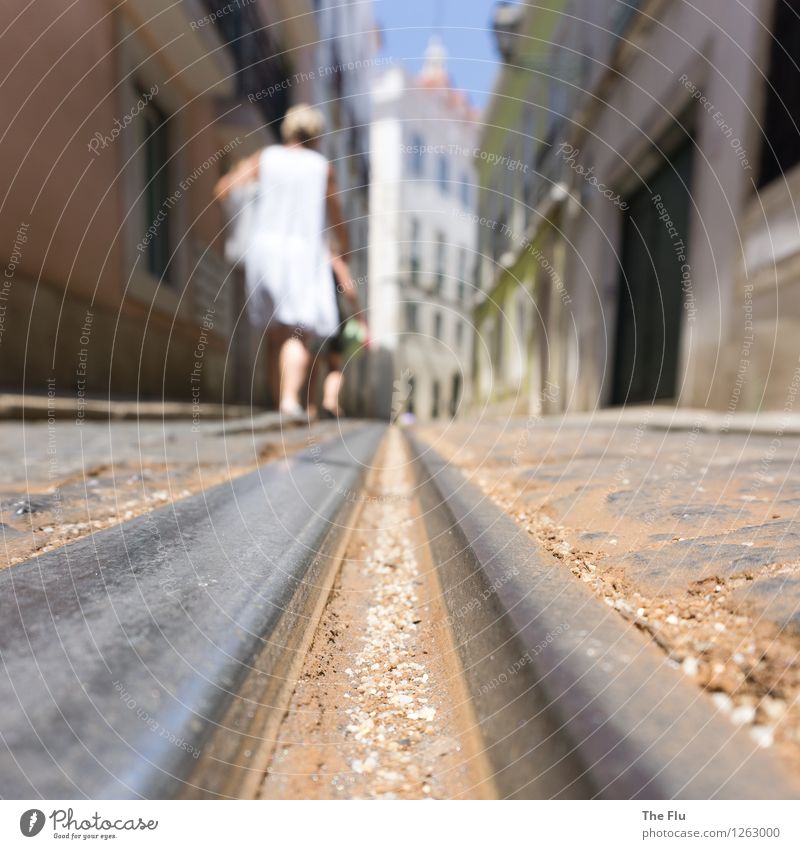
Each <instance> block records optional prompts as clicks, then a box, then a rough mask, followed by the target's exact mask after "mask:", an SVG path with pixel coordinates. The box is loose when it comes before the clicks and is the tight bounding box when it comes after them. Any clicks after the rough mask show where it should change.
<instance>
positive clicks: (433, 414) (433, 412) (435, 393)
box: [431, 380, 441, 419]
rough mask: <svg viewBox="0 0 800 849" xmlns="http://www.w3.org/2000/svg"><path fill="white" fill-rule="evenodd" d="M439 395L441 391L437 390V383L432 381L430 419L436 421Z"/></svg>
mask: <svg viewBox="0 0 800 849" xmlns="http://www.w3.org/2000/svg"><path fill="white" fill-rule="evenodd" d="M440 395H441V389H440V388H439V381H438V380H434V381H433V399H432V401H431V418H432V419H438V418H439V396H440Z"/></svg>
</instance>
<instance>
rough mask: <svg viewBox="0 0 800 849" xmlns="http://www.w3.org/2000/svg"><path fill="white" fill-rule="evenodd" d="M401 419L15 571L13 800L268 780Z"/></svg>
mask: <svg viewBox="0 0 800 849" xmlns="http://www.w3.org/2000/svg"><path fill="white" fill-rule="evenodd" d="M384 431H385V426H384V425H382V424H371V425H366V426H364V427H361V428H358V429H354V430H353V431H350V432H347V433H345V434H343V435H341V436H340V437H338V438H337V439H335V440H331V441H329V442H324V443H320V444H316V443H315V442H312V444H311V446H310V448H309V449H308V450H306V451H305V452H303V453H301V454H298V455H295V456H293V457H292V458H290V459H288V460H278V461H275V462H272V463H269V464H267V465H265V466H262V467H261V468H259V469H256V470H255V471H253V472H251V473H250V474H248V475H245V476H242V477H240V478H237V479H235V480H233V481H231V482H227V483H225V484H221V485H219V486H216V487H213V488H212V489H209V490H207V491H205V492H201V493H199V494H197V495H195V496H192V497H190V498H187V499H185V500H183V501H180V502H176V503H174V504H172V505H168V506H166V507H164V508H162V509H160V510H157V511H154V512H153V513H150V514H147V515H145V516H141V517H139V518H137V519H134V520H132V521H130V522H127V523H124V524H120V525H117V526H114V527H112V528H108V529H107V530H104V531H102V532H100V533H97V534H95V535H94V536H92V537H88V538H85V539H82V540H78V541H76V542H74V543H72V544H70V545H67V546H64V547H62V548H59V549H57V550H54V551H52V552H49V553H47V554H44V555H41V556H40V557H38V558H35V559H32V560H28V561H26V562H25V563H21V564H18V565H16V566H11V567H9V568H8V569H6V570H5V571H3V572H0V661H2V662H1V663H0V703H2V704H3V707H4V709H3V711H2V712H0V741H2V743H0V796H2V798H6V799H8V798H17V799H22V798H24V799H29V798H39V797H42V798H48V799H70V798H80V797H83V796H85V797H87V798H90V799H103V798H137V797H143V798H153V799H161V798H174V797H179V796H180V797H192V798H197V797H211V796H216V797H230V796H238V795H245V791H244V790H243V789H242V788H250V790H251V791H252V788H253V786H254V783H256V784H257V781H258V779H259V778H260V777H261V776H262V775H263V769H264V766H263V760H264V759H263V757H262V755H263V749H264V745H265V743H267V742H268V741H265V740H264V739H263V738H264V737H265V736H268V733H266V732H265V727H266V726H267V725H268V724H269V722H270V720H271V718H272V715H273V714H282V712H283V709H284V704H285V702H284V700H283V699H284V694H285V692H286V690H287V689H290V688H291V684H292V681H291V675H292V669H293V668H295V667H296V664H295V663H294V661H295V659H296V655H298V653H301V652H302V650H303V637H304V635H305V634H306V632H307V631H308V629H309V628H310V627H313V626H314V624H315V622H314V621H313V615H314V613H315V611H318V610H319V607H320V599H321V597H322V596H323V595H324V593H325V592H326V588H327V587H328V585H329V575H330V573H331V571H332V568H333V567H334V565H335V563H336V556H337V552H338V551H339V549H340V547H341V544H342V540H343V538H345V536H346V534H347V520H348V518H349V516H350V514H351V512H352V511H353V510H354V509H356V507H357V504H358V495H359V492H360V487H361V480H362V477H363V473H364V469H365V468H366V467H367V466H368V465H369V464H370V462H371V461H372V458H373V456H374V454H375V451H376V450H377V447H378V445H379V442H380V440H381V438H382V436H383V433H384ZM311 439H312V440H313V436H312V437H311Z"/></svg>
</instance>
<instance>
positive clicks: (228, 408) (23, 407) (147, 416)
mask: <svg viewBox="0 0 800 849" xmlns="http://www.w3.org/2000/svg"><path fill="white" fill-rule="evenodd" d="M259 412H260V411H259V409H258V408H253V407H252V406H247V405H244V404H206V403H203V404H202V405H200V406H199V407H197V406H195V405H194V404H192V403H191V402H190V401H168V400H161V401H145V400H141V401H140V400H123V399H115V398H90V399H86V400H82V401H81V402H80V403H79V402H78V399H77V398H72V397H64V396H54V397H47V396H46V395H27V394H26V395H16V394H10V393H0V421H4V420H9V419H10V420H16V419H25V420H26V421H42V420H44V419H47V418H49V417H50V416H55V417H56V418H72V419H81V420H86V421H162V420H163V421H173V420H175V419H191V418H192V416H193V415H196V414H199V416H200V418H201V419H202V420H203V421H205V420H209V419H213V420H218V419H242V418H247V417H249V416H253V415H254V414H255V415H258V414H259ZM275 415H276V416H277V415H278V414H277V413H276V414H275Z"/></svg>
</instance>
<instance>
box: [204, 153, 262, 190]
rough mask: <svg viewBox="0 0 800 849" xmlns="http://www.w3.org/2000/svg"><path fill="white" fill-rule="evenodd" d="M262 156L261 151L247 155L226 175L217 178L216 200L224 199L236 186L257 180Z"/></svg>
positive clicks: (215, 187)
mask: <svg viewBox="0 0 800 849" xmlns="http://www.w3.org/2000/svg"><path fill="white" fill-rule="evenodd" d="M260 157H261V154H260V152H259V153H253V154H251V155H250V156H247V157H245V158H244V159H243V160H242V161H241V162H238V163H237V164H236V165H234V166H233V168H231V170H230V171H229V172H228V173H227V174H226V175H225V176H224V177H221V178H220V179H219V180H217V183H216V185H215V186H214V197H215V198H216V200H218V201H223V200H225V198H226V197H228V195H229V194H230V192H231V190H232V189H234V188H235V187H236V186H245V185H247V184H248V183H250V182H252V181H253V180H257V179H258V163H259V159H260Z"/></svg>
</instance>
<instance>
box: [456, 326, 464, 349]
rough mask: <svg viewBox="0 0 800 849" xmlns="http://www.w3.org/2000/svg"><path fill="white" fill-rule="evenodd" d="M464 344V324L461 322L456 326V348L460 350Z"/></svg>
mask: <svg viewBox="0 0 800 849" xmlns="http://www.w3.org/2000/svg"><path fill="white" fill-rule="evenodd" d="M463 342H464V322H463V321H459V322H458V323H457V324H456V348H460V347H461V345H462V344H463Z"/></svg>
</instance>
